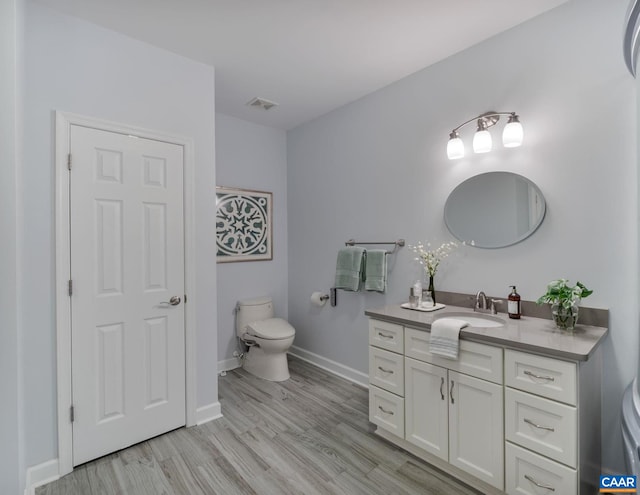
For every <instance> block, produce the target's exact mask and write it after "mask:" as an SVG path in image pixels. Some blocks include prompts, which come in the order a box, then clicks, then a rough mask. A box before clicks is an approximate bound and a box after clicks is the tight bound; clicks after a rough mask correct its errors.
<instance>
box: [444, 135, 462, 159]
mask: <svg viewBox="0 0 640 495" xmlns="http://www.w3.org/2000/svg"><path fill="white" fill-rule="evenodd" d="M463 156H464V144H463V142H462V139H460V138H459V137H457V136H456V137H452V138H451V139H449V142H448V143H447V157H448V158H449V160H457V159H458V158H462V157H463Z"/></svg>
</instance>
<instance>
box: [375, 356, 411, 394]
mask: <svg viewBox="0 0 640 495" xmlns="http://www.w3.org/2000/svg"><path fill="white" fill-rule="evenodd" d="M369 383H371V384H372V385H376V386H377V387H380V388H383V389H385V390H387V391H389V392H393V393H394V394H396V395H401V396H404V356H403V355H402V354H396V353H394V352H389V351H385V350H384V349H379V348H377V347H373V346H369Z"/></svg>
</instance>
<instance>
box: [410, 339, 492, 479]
mask: <svg viewBox="0 0 640 495" xmlns="http://www.w3.org/2000/svg"><path fill="white" fill-rule="evenodd" d="M404 332H405V333H404V342H405V373H404V374H405V439H406V440H407V441H408V442H410V443H412V444H414V445H416V446H417V447H420V448H421V449H424V450H426V451H427V452H429V453H431V454H433V455H435V456H437V457H439V458H441V459H443V460H445V461H448V462H449V463H450V464H451V465H453V466H456V467H458V468H459V469H461V470H463V471H466V472H468V473H469V474H472V475H474V476H476V477H477V478H479V479H481V480H483V481H485V482H486V483H488V484H490V485H492V486H495V487H496V488H499V489H502V488H503V486H504V451H503V450H504V434H503V388H502V349H501V348H498V347H493V346H488V345H485V344H479V343H476V342H461V346H460V353H459V357H458V359H457V360H451V359H446V358H442V357H439V356H437V355H434V354H431V352H429V336H430V334H429V333H428V332H424V331H422V330H416V329H413V328H405V330H404Z"/></svg>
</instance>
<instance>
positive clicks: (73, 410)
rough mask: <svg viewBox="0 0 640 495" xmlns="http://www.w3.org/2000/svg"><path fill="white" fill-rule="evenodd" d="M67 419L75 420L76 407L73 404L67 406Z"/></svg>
mask: <svg viewBox="0 0 640 495" xmlns="http://www.w3.org/2000/svg"><path fill="white" fill-rule="evenodd" d="M69 419H70V420H71V422H72V423H73V422H74V421H75V420H76V408H75V407H73V406H71V407H70V408H69Z"/></svg>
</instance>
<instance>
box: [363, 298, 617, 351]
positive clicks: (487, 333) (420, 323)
mask: <svg viewBox="0 0 640 495" xmlns="http://www.w3.org/2000/svg"><path fill="white" fill-rule="evenodd" d="M451 312H456V313H461V312H464V313H469V314H470V315H473V314H476V315H479V314H480V313H474V312H473V310H472V309H470V308H463V307H459V306H446V307H445V308H443V309H440V310H438V311H433V312H429V313H426V312H422V311H415V310H411V309H405V308H401V307H400V304H391V305H388V306H383V307H381V308H374V309H367V310H366V311H365V312H364V314H365V315H367V316H369V317H371V318H375V319H377V320H384V321H388V322H391V323H398V324H400V325H404V326H407V327H411V328H416V329H419V330H424V331H427V332H428V331H430V330H431V323H432V322H433V320H434V319H436V318H438V317H442V316H443V315H445V314H446V313H451ZM492 316H493V315H492ZM495 316H497V317H498V318H500V319H502V320H504V322H505V324H504V326H501V327H493V328H481V327H470V326H469V327H465V328H463V329H462V330H461V331H460V339H461V340H472V341H475V342H486V343H492V344H497V345H500V346H503V347H506V348H511V349H519V350H523V351H527V352H535V353H538V354H544V355H547V356H553V357H558V358H561V359H570V360H574V361H586V360H588V359H589V356H591V355H592V354H593V352H594V351H595V349H596V348H597V347H598V345H599V344H600V343H601V342H602V341H603V340H604V338H605V337H606V335H607V334H608V333H609V329H608V328H605V327H595V326H590V325H580V324H578V325H576V328H575V330H574V331H573V333H569V332H566V331H563V330H559V329H557V328H556V327H555V324H554V323H553V321H552V320H547V319H543V318H532V317H527V316H523V317H521V318H520V319H519V320H515V319H513V320H512V319H510V318H509V315H507V314H505V313H499V314H497V315H495Z"/></svg>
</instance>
